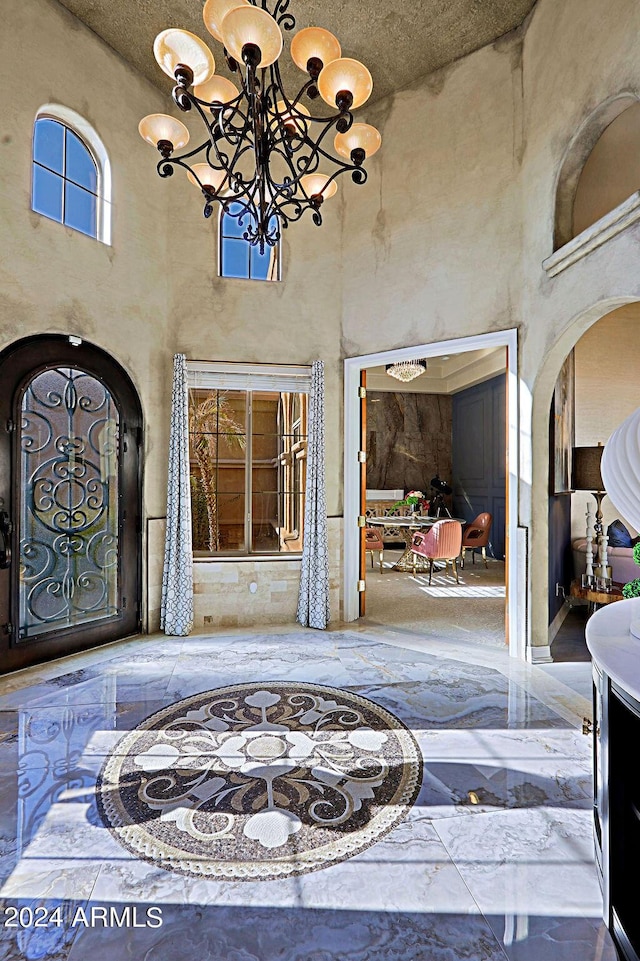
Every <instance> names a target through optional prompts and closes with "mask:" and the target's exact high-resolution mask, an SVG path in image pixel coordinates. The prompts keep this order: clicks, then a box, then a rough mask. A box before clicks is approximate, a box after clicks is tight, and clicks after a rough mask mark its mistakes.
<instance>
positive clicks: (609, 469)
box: [600, 407, 640, 574]
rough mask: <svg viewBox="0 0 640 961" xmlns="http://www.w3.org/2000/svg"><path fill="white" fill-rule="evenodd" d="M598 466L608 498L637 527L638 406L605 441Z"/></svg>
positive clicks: (639, 506) (639, 502)
mask: <svg viewBox="0 0 640 961" xmlns="http://www.w3.org/2000/svg"><path fill="white" fill-rule="evenodd" d="M600 470H601V473H602V480H603V483H604V486H605V489H606V491H607V494H608V495H609V500H610V501H611V503H612V504H613V506H614V507H615V508H616V510H617V511H618V512H619V513H620V514H622V516H623V517H624V518H625V520H628V521H629V523H630V524H631V525H632V526H633V527H635V529H636V530H637V531H638V530H640V407H639V408H638V409H637V410H635V411H634V412H633V414H631V415H630V416H629V417H627V419H626V420H625V421H623V422H622V424H621V425H620V427H618V428H617V430H615V431H614V432H613V434H612V435H611V437H610V438H609V440H608V441H607V443H606V444H605V446H604V453H603V455H602V462H601V464H600ZM638 573H639V574H640V570H639V571H638Z"/></svg>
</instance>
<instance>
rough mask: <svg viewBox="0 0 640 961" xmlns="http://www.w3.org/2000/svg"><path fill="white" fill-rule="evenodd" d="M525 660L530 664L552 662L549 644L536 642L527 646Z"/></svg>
mask: <svg viewBox="0 0 640 961" xmlns="http://www.w3.org/2000/svg"><path fill="white" fill-rule="evenodd" d="M527 660H528V661H529V663H530V664H553V658H552V657H551V645H550V644H536V645H535V647H534V646H533V645H532V646H531V647H528V648H527Z"/></svg>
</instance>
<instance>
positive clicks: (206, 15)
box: [202, 0, 249, 43]
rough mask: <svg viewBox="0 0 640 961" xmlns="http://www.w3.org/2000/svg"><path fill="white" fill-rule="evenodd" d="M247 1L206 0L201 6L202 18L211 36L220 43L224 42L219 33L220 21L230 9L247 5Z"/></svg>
mask: <svg viewBox="0 0 640 961" xmlns="http://www.w3.org/2000/svg"><path fill="white" fill-rule="evenodd" d="M248 3H249V0H207V2H206V3H205V5H204V7H203V8H202V19H203V20H204V25H205V27H206V28H207V30H208V31H209V33H210V34H211V36H212V37H215V38H216V40H219V41H220V43H224V40H223V39H222V33H221V27H222V21H223V20H224V18H225V17H226V15H227V14H228V13H229V11H230V10H235V8H236V7H241V6H243V5H244V6H247V5H248Z"/></svg>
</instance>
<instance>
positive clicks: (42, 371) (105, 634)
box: [0, 337, 140, 671]
mask: <svg viewBox="0 0 640 961" xmlns="http://www.w3.org/2000/svg"><path fill="white" fill-rule="evenodd" d="M0 385H1V388H0V390H1V392H2V397H1V398H0V407H1V411H2V418H3V421H4V423H2V422H0V426H1V427H3V428H4V429H3V430H2V438H1V440H0V640H1V642H2V670H3V671H7V670H11V669H13V668H16V667H23V666H25V665H26V664H31V663H34V662H36V661H40V660H44V659H47V658H49V657H54V656H59V655H60V654H65V653H70V652H72V651H76V650H79V649H82V648H85V647H89V646H93V645H95V644H100V643H104V642H106V641H111V640H115V639H116V638H118V637H123V636H125V635H126V634H131V633H133V632H135V631H136V630H137V629H139V584H140V571H139V566H140V565H139V557H140V551H139V533H140V524H139V516H140V506H139V496H138V489H139V483H138V478H139V438H140V408H139V403H138V401H137V397H136V395H135V391H134V389H133V386H132V384H131V382H130V381H129V379H128V377H127V375H126V374H125V373H124V371H122V370H121V369H120V368H119V366H118V365H117V364H116V363H115V362H114V361H113V360H112V359H111V358H109V357H108V355H106V354H104V353H103V352H102V351H100V350H99V349H98V348H94V347H92V346H90V345H85V344H80V345H76V346H73V345H72V344H71V343H70V342H69V339H68V338H64V337H44V338H33V339H30V340H28V341H22V342H20V343H19V344H18V345H15V346H14V348H13V349H10V350H9V351H8V352H6V354H5V355H2V356H0ZM5 414H6V417H5Z"/></svg>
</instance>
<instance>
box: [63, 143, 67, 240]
mask: <svg viewBox="0 0 640 961" xmlns="http://www.w3.org/2000/svg"><path fill="white" fill-rule="evenodd" d="M63 130H64V136H63V137H62V223H63V224H65V223H66V218H67V127H65V126H64V125H63Z"/></svg>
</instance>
